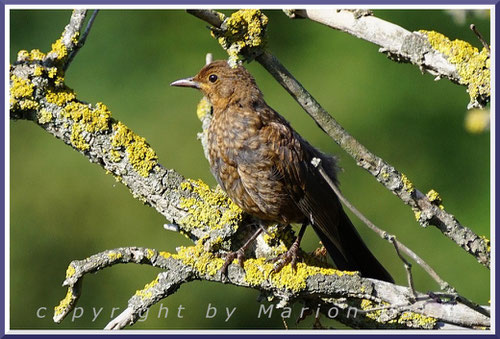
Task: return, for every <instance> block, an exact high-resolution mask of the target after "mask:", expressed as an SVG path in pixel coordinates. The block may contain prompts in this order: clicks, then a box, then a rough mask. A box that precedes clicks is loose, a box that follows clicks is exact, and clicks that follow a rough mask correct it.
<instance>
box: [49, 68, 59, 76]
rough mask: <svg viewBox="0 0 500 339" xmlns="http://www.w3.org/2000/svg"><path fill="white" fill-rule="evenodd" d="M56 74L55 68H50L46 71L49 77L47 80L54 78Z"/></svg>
mask: <svg viewBox="0 0 500 339" xmlns="http://www.w3.org/2000/svg"><path fill="white" fill-rule="evenodd" d="M56 74H57V67H51V68H49V69H48V73H47V75H48V76H49V78H54V77H55V76H56Z"/></svg>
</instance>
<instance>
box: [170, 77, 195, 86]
mask: <svg viewBox="0 0 500 339" xmlns="http://www.w3.org/2000/svg"><path fill="white" fill-rule="evenodd" d="M170 86H178V87H192V88H197V89H200V84H199V83H198V82H197V81H194V80H193V78H186V79H180V80H176V81H174V82H172V83H171V84H170Z"/></svg>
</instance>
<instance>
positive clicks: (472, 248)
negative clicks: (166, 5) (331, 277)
mask: <svg viewBox="0 0 500 339" xmlns="http://www.w3.org/2000/svg"><path fill="white" fill-rule="evenodd" d="M242 11H243V10H242ZM250 11H255V10H250ZM188 12H189V13H190V14H192V15H195V16H196V17H198V18H200V19H202V20H205V21H207V22H208V23H210V24H211V25H214V26H216V27H218V28H220V27H223V23H224V22H225V20H226V19H225V16H224V15H223V14H222V13H218V12H216V11H213V10H188ZM299 12H300V11H299ZM319 12H325V13H330V14H331V13H337V12H335V11H333V10H332V11H319ZM343 12H344V11H340V12H338V13H343ZM347 12H348V14H345V15H350V16H353V15H355V12H352V11H347ZM343 15H344V14H343ZM256 17H259V16H256ZM362 17H363V18H364V17H365V16H361V17H359V18H358V19H356V20H361V18H362ZM352 20H354V17H353V18H352ZM259 22H262V20H261V21H258V22H256V23H251V24H250V23H249V24H248V25H247V26H252V27H254V28H253V29H255V26H258V23H259ZM385 25H392V24H390V23H387V22H386V23H385ZM394 26H395V25H394ZM361 28H362V27H361V26H360V27H358V30H360V31H362V29H361ZM401 29H402V28H401ZM261 30H263V31H265V29H261ZM239 34H240V35H241V32H240V33H239ZM365 34H369V33H368V32H366V33H365ZM261 40H263V41H265V38H261ZM242 43H243V42H242ZM253 48H254V50H253V51H252V57H253V56H254V55H256V51H255V48H256V47H255V46H253ZM242 51H243V52H244V51H245V50H244V49H243V50H242ZM257 55H258V56H257V57H256V58H255V59H256V60H257V61H258V62H259V63H260V64H261V65H262V66H264V68H265V69H266V70H267V71H268V72H269V73H271V75H272V76H273V77H274V78H275V79H276V80H277V81H278V82H279V83H280V84H281V85H282V86H283V88H285V89H286V90H287V91H288V93H289V94H290V95H291V96H292V97H293V98H294V99H295V100H296V101H297V102H298V103H299V104H300V106H302V108H303V109H304V110H305V111H306V112H307V113H308V114H309V115H310V116H311V117H312V118H313V119H314V121H315V122H316V123H317V124H318V126H319V127H320V128H321V129H322V130H323V131H324V132H325V133H326V134H328V135H329V136H330V137H331V138H332V139H333V140H334V141H335V142H336V143H337V144H338V145H339V146H340V147H341V148H342V149H344V151H346V152H347V154H349V155H350V156H351V157H352V158H353V159H354V160H355V161H356V163H357V164H358V166H360V167H362V168H364V169H365V170H367V171H368V172H369V173H370V174H371V175H373V176H374V177H375V179H376V180H377V181H378V182H379V183H381V184H382V185H383V186H384V187H386V188H387V189H388V190H389V191H391V192H392V193H394V194H395V195H396V196H397V197H399V198H400V199H401V200H402V201H403V202H404V203H405V204H406V205H408V206H410V207H411V209H412V211H413V213H414V214H415V218H416V219H417V221H418V223H419V224H420V225H421V226H423V227H427V226H429V225H433V226H436V227H437V228H438V229H439V230H440V231H441V232H442V233H443V234H444V235H445V236H446V237H448V238H449V239H451V240H452V241H453V242H455V243H456V244H457V245H459V246H460V247H461V248H462V249H464V250H465V251H466V252H468V253H469V254H471V255H472V256H474V257H475V258H476V259H477V261H478V262H479V263H481V264H482V265H484V266H486V267H488V268H489V267H490V247H489V241H488V240H487V239H485V238H484V237H481V236H478V235H477V234H476V233H474V232H473V231H472V230H471V229H470V228H468V227H466V226H464V225H462V224H461V223H460V222H459V221H458V220H457V219H456V218H455V217H454V216H453V215H452V214H450V213H448V212H447V211H446V210H445V209H444V207H443V204H442V201H441V198H440V197H439V196H438V197H437V198H434V197H435V195H436V194H437V193H436V192H435V191H434V190H431V191H429V192H428V193H427V194H423V193H422V192H421V191H419V190H418V189H417V188H416V187H415V186H414V185H413V183H412V182H411V181H410V180H409V179H408V177H407V176H406V175H405V174H403V173H402V172H400V171H398V170H397V169H396V168H395V167H393V166H392V165H390V164H388V163H387V162H386V161H384V160H383V159H382V158H380V157H378V156H377V155H375V154H373V153H372V152H370V151H369V150H368V149H367V148H366V147H365V146H363V145H362V144H361V143H360V142H359V141H357V140H356V139H355V138H354V137H353V136H352V135H350V134H349V133H348V132H347V131H346V130H345V129H344V128H343V127H342V126H341V125H340V124H339V123H338V122H337V121H336V120H335V119H334V118H333V117H332V116H331V115H330V114H329V113H328V112H327V111H326V110H325V109H324V108H323V107H322V106H321V105H320V104H319V103H318V102H317V101H316V99H314V97H313V96H312V95H311V94H310V93H309V92H308V91H307V90H306V89H305V88H304V87H303V86H302V85H301V84H300V82H298V81H297V79H295V78H294V76H293V75H292V74H291V73H290V72H289V71H288V70H287V69H286V68H285V66H284V65H283V64H281V62H280V61H279V60H278V59H277V58H276V57H275V56H274V55H272V54H271V53H270V52H269V51H268V50H266V49H264V48H261V50H260V54H257ZM230 57H232V55H231V53H230ZM240 59H241V58H240ZM435 193H436V194H435Z"/></svg>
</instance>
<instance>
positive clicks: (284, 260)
mask: <svg viewBox="0 0 500 339" xmlns="http://www.w3.org/2000/svg"><path fill="white" fill-rule="evenodd" d="M299 258H300V256H299V246H298V244H297V243H293V244H292V246H291V247H290V248H289V249H288V251H286V252H285V253H283V254H280V255H278V256H277V257H276V258H273V259H269V260H267V261H268V262H271V263H276V265H275V266H274V268H273V273H278V272H279V271H281V270H282V269H283V267H285V266H286V265H288V264H290V265H291V266H292V270H293V271H294V272H295V271H297V262H298V259H299Z"/></svg>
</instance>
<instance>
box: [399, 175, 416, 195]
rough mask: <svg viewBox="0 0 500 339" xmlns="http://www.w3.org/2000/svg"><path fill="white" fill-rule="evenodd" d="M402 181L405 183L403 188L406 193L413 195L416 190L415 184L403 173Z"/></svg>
mask: <svg viewBox="0 0 500 339" xmlns="http://www.w3.org/2000/svg"><path fill="white" fill-rule="evenodd" d="M401 181H402V182H403V188H404V190H405V191H406V192H408V193H412V192H413V191H414V190H415V187H414V186H413V183H412V182H411V181H410V180H409V179H408V177H407V176H406V175H405V174H403V173H401Z"/></svg>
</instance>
